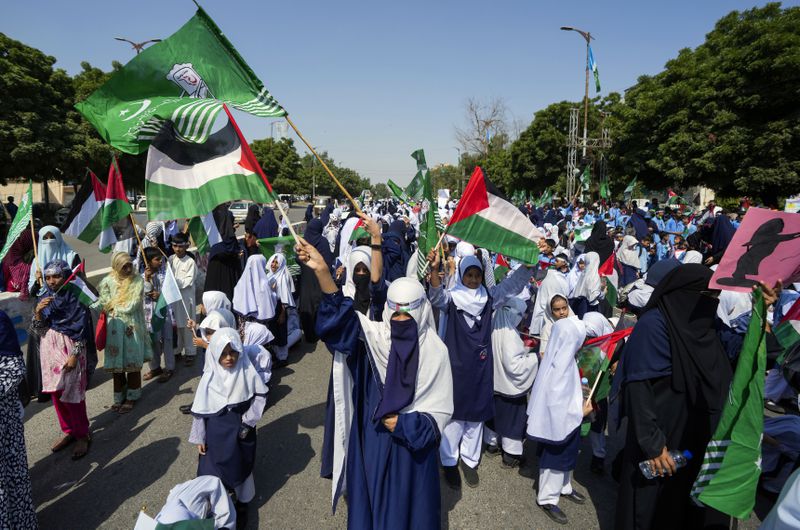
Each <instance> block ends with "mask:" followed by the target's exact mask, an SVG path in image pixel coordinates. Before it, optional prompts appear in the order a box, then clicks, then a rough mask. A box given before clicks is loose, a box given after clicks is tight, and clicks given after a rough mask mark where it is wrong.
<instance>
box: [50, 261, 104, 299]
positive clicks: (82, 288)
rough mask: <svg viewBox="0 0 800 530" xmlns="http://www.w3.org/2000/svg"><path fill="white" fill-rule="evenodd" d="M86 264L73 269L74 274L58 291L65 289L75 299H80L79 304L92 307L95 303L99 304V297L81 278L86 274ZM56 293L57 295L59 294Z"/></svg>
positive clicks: (81, 263)
mask: <svg viewBox="0 0 800 530" xmlns="http://www.w3.org/2000/svg"><path fill="white" fill-rule="evenodd" d="M84 264H85V262H83V261H82V262H80V263H78V265H77V266H76V267H75V268H74V269H72V274H70V276H69V278H67V280H66V281H65V282H64V283H63V284H62V285H61V287H59V288H58V291H60V290H61V289H64V290H65V291H68V292H70V293H72V294H73V295H75V298H77V299H78V302H80V303H81V304H83V305H85V306H86V307H89V306H91V305H92V304H93V303H95V302H97V296H96V295H95V294H94V293H93V292H92V290H91V289H89V286H88V285H86V282H84V281H83V278H81V276H79V275H80V274H83V273H84V272H85V265H84ZM58 291H56V294H58Z"/></svg>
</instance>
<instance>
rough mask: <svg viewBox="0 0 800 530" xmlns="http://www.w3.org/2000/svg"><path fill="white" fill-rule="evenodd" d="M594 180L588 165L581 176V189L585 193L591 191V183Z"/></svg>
mask: <svg viewBox="0 0 800 530" xmlns="http://www.w3.org/2000/svg"><path fill="white" fill-rule="evenodd" d="M591 180H592V173H591V170H590V169H589V165H588V164H587V165H586V167H585V168H584V169H583V173H582V174H581V188H583V191H589V183H590V182H591Z"/></svg>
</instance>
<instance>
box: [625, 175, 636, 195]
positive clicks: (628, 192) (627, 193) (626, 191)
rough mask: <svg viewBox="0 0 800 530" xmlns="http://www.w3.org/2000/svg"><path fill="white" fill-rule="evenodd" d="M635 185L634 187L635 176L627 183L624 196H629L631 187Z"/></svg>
mask: <svg viewBox="0 0 800 530" xmlns="http://www.w3.org/2000/svg"><path fill="white" fill-rule="evenodd" d="M635 187H636V177H633V180H632V181H631V183H630V184H628V187H627V188H625V196H626V197H630V196H631V195H632V194H633V189H634V188H635Z"/></svg>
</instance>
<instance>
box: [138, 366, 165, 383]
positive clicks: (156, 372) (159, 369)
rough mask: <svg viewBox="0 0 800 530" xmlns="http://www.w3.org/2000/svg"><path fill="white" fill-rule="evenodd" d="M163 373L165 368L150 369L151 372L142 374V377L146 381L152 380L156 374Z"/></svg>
mask: <svg viewBox="0 0 800 530" xmlns="http://www.w3.org/2000/svg"><path fill="white" fill-rule="evenodd" d="M162 373H164V370H162V369H161V368H156V369H155V370H150V371H149V372H147V373H146V374H144V375H143V376H142V379H143V380H144V381H150V380H151V379H153V378H154V377H156V376H159V375H161V374H162Z"/></svg>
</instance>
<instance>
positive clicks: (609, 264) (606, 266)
mask: <svg viewBox="0 0 800 530" xmlns="http://www.w3.org/2000/svg"><path fill="white" fill-rule="evenodd" d="M597 273H598V274H600V276H611V275H612V274H614V254H611V255H610V256H609V257H608V259H607V260H606V262H605V263H603V264H602V265H600V267H599V268H598V269H597Z"/></svg>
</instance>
